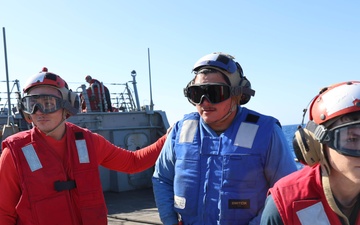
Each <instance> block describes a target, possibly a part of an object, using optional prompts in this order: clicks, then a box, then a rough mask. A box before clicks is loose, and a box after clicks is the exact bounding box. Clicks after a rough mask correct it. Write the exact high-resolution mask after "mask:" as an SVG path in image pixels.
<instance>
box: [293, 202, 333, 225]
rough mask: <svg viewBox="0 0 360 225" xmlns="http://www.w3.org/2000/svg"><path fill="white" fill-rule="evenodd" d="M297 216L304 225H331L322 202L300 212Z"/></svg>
mask: <svg viewBox="0 0 360 225" xmlns="http://www.w3.org/2000/svg"><path fill="white" fill-rule="evenodd" d="M296 214H297V215H298V217H299V220H300V222H301V224H302V225H314V224H316V225H330V222H329V219H328V218H327V216H326V213H325V211H324V206H323V205H322V203H321V202H318V203H316V204H314V205H312V206H309V207H307V208H305V209H302V210H299V211H297V212H296Z"/></svg>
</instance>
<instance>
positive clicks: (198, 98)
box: [184, 83, 231, 104]
mask: <svg viewBox="0 0 360 225" xmlns="http://www.w3.org/2000/svg"><path fill="white" fill-rule="evenodd" d="M184 95H185V97H187V98H188V100H189V101H190V102H191V103H193V104H201V103H202V101H203V100H204V97H205V98H206V99H207V100H208V101H209V102H210V103H211V104H217V103H220V102H222V101H225V100H226V99H228V98H230V97H231V87H230V86H229V85H227V84H222V83H207V84H195V85H191V86H188V87H186V88H185V89H184Z"/></svg>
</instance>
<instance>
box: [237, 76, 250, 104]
mask: <svg viewBox="0 0 360 225" xmlns="http://www.w3.org/2000/svg"><path fill="white" fill-rule="evenodd" d="M239 86H240V87H245V88H247V89H251V84H250V81H249V80H248V79H247V78H246V77H245V76H243V77H242V78H241V80H240V84H239ZM250 98H251V95H249V94H244V93H243V94H242V95H241V98H240V105H245V104H246V103H248V102H249V101H250Z"/></svg>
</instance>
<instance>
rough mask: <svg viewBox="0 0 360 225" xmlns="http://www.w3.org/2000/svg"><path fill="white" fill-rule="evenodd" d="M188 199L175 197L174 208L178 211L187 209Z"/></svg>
mask: <svg viewBox="0 0 360 225" xmlns="http://www.w3.org/2000/svg"><path fill="white" fill-rule="evenodd" d="M185 206H186V198H184V197H180V196H176V195H174V207H175V208H178V209H185Z"/></svg>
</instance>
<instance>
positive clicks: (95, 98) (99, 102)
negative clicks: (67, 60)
mask: <svg viewBox="0 0 360 225" xmlns="http://www.w3.org/2000/svg"><path fill="white" fill-rule="evenodd" d="M85 80H86V82H87V83H89V87H88V88H87V90H86V91H87V94H88V97H89V100H90V107H91V110H92V111H102V112H112V111H113V107H112V104H111V97H110V92H109V89H108V88H107V87H106V86H105V85H104V84H103V83H102V82H100V81H98V80H97V79H93V78H92V77H91V76H90V75H87V76H86V77H85ZM84 103H85V102H83V104H82V108H83V109H84V107H86V105H84Z"/></svg>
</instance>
